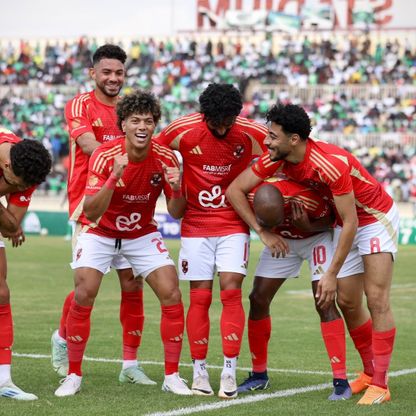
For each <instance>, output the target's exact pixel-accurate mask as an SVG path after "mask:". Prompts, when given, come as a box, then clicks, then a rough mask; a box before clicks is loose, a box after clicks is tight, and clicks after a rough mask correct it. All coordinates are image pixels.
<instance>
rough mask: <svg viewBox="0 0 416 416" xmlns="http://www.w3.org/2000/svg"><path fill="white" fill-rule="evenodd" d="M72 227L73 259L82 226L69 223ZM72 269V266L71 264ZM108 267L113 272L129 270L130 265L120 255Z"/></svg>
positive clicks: (73, 222) (76, 223)
mask: <svg viewBox="0 0 416 416" xmlns="http://www.w3.org/2000/svg"><path fill="white" fill-rule="evenodd" d="M71 226H72V258H75V248H76V246H77V242H78V237H79V236H80V234H82V233H83V225H82V224H80V223H79V222H75V221H71ZM71 267H72V264H71ZM110 267H111V268H112V269H115V270H124V269H131V266H130V263H129V262H128V261H127V260H126V259H125V258H124V257H123V256H122V255H120V254H117V255H116V256H114V258H113V261H112V262H111V264H110ZM109 271H110V268H108V269H107V270H106V271H105V273H109Z"/></svg>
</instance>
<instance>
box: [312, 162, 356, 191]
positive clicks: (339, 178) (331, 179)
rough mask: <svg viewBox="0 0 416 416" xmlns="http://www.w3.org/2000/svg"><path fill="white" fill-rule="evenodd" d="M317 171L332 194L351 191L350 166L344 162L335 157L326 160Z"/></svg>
mask: <svg viewBox="0 0 416 416" xmlns="http://www.w3.org/2000/svg"><path fill="white" fill-rule="evenodd" d="M318 172H319V176H320V178H321V180H322V181H323V182H324V183H325V184H326V185H327V186H328V187H329V189H330V190H331V193H332V194H333V195H336V196H337V195H345V194H348V193H350V192H352V191H353V189H354V188H353V184H352V179H351V176H350V168H349V166H348V165H346V164H345V163H343V162H341V161H337V160H336V159H331V160H327V161H326V163H325V164H324V165H322V166H321V167H320V168H318Z"/></svg>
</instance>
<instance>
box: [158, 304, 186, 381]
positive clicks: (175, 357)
mask: <svg viewBox="0 0 416 416" xmlns="http://www.w3.org/2000/svg"><path fill="white" fill-rule="evenodd" d="M161 310H162V318H161V320H160V335H161V337H162V342H163V347H164V350H165V374H166V375H169V374H173V373H177V372H178V368H179V358H180V355H181V350H182V339H183V330H184V327H185V318H184V314H183V304H182V302H181V303H178V304H176V305H170V306H164V305H161Z"/></svg>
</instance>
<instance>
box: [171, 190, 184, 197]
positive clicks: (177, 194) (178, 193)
mask: <svg viewBox="0 0 416 416" xmlns="http://www.w3.org/2000/svg"><path fill="white" fill-rule="evenodd" d="M179 198H182V190H181V189H177V190H172V199H179Z"/></svg>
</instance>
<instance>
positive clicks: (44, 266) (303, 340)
mask: <svg viewBox="0 0 416 416" xmlns="http://www.w3.org/2000/svg"><path fill="white" fill-rule="evenodd" d="M167 244H168V246H169V247H170V249H171V254H172V256H173V257H174V258H175V259H176V258H177V255H178V248H179V242H178V241H168V242H167ZM261 248H262V246H261V244H260V243H259V242H254V243H253V244H252V251H251V263H250V273H249V276H248V277H247V279H246V281H245V284H244V306H245V310H246V314H247V312H248V298H247V296H248V293H249V291H250V288H251V282H252V275H253V270H254V266H255V263H256V260H257V258H258V254H259V252H260V250H261ZM6 252H7V257H8V283H9V286H10V289H11V301H12V302H11V303H12V310H13V317H14V328H15V342H14V347H13V350H14V353H15V354H16V356H15V357H14V358H13V366H12V374H13V380H14V382H15V383H16V384H17V385H19V386H20V387H22V388H23V389H25V390H27V391H30V392H33V393H35V394H37V395H38V396H39V400H38V401H34V402H29V403H19V402H16V401H13V400H10V399H3V398H2V399H0V415H1V416H3V415H5V416H6V415H7V416H15V415H16V416H17V415H19V416H20V415H42V416H44V415H57V414H59V415H114V414H118V415H120V416H121V415H123V416H124V415H125V416H127V415H145V414H159V415H172V416H173V415H176V414H177V415H179V414H194V413H196V412H198V411H199V413H200V414H204V415H205V414H209V415H213V416H214V415H221V416H224V415H239V416H242V415H254V414H256V415H261V416H263V415H330V414H331V415H332V414H334V415H337V416H340V415H392V414H394V415H415V414H416V410H415V403H416V402H415V395H414V386H415V385H416V363H415V357H416V355H415V352H414V351H415V347H414V346H415V344H416V329H415V323H416V319H415V315H416V306H415V294H416V282H415V280H414V276H415V270H414V267H415V261H414V258H415V256H416V247H411V246H402V247H401V248H400V252H399V255H398V259H397V262H396V267H395V277H394V282H393V287H392V292H391V299H392V305H393V311H394V314H395V319H396V324H397V338H396V345H395V353H394V356H393V359H392V363H391V379H390V388H391V392H392V402H391V403H387V404H384V405H381V406H373V407H371V408H362V407H361V406H360V407H358V406H356V404H355V403H356V402H357V400H358V398H357V397H353V398H352V399H351V400H348V401H345V402H328V401H327V396H328V395H329V393H330V388H329V387H326V388H325V387H319V385H321V384H323V383H329V382H331V380H332V377H331V373H330V366H329V363H328V358H327V356H326V352H325V349H324V345H323V343H322V340H321V336H320V329H319V319H318V315H317V314H316V312H315V310H314V305H313V299H312V296H311V290H310V280H309V277H308V274H307V272H306V268H304V269H303V271H302V275H301V277H300V278H299V279H292V280H291V281H288V282H286V284H285V285H284V286H283V287H282V288H281V290H280V293H278V294H277V296H276V298H275V301H274V302H273V307H272V319H273V333H272V339H271V342H270V350H269V367H270V376H271V387H270V388H269V389H268V390H266V391H264V392H262V393H264V394H265V395H264V396H261V400H257V399H255V398H256V396H257V395H256V394H252V395H244V396H243V395H241V396H240V397H239V398H238V399H237V400H234V401H233V400H231V401H225V402H224V401H221V400H220V399H218V398H217V397H215V396H214V397H212V398H201V397H197V396H195V397H182V398H181V397H178V396H174V395H171V394H167V393H163V392H162V391H161V390H160V388H161V383H162V381H163V365H162V362H163V354H162V344H161V341H160V336H159V317H160V309H159V304H158V302H157V300H156V298H155V296H154V295H153V293H152V292H151V290H150V289H149V288H148V287H146V288H145V315H146V320H145V328H144V335H143V340H142V345H141V347H140V351H139V359H140V360H141V361H143V362H144V364H143V366H144V368H145V370H146V373H147V374H148V375H149V376H150V377H151V378H153V379H154V380H156V381H157V382H158V386H134V385H127V386H126V385H121V384H120V383H119V382H118V374H119V371H120V366H121V364H120V363H119V362H116V360H119V359H120V357H121V327H120V324H119V317H118V316H119V298H120V289H119V285H118V279H117V277H116V275H115V274H114V273H110V274H109V275H108V276H107V277H105V278H104V281H103V284H102V286H101V290H100V293H99V295H98V297H97V301H96V305H95V308H94V312H93V315H92V330H91V337H90V340H89V343H88V347H87V351H86V355H87V356H88V357H91V358H102V359H108V360H109V362H99V361H85V362H84V366H83V371H84V380H83V386H82V390H81V392H80V393H79V394H77V395H76V396H75V397H70V398H57V397H55V396H54V394H53V393H54V391H55V389H56V388H57V386H58V384H59V377H58V376H57V375H56V374H55V373H54V372H53V370H52V368H51V365H50V360H49V358H48V357H44V356H49V354H50V336H51V334H52V332H53V330H55V329H56V328H57V325H58V320H59V317H60V310H61V307H62V302H63V300H64V297H65V296H66V294H67V293H68V292H69V291H70V290H71V288H72V285H73V280H72V271H71V269H70V267H69V265H68V262H69V259H70V252H71V248H70V243H69V242H67V241H64V240H63V239H62V238H60V237H28V238H27V242H26V243H25V244H24V245H23V246H22V247H20V248H17V249H13V248H12V247H11V246H9V245H7V249H6ZM412 265H413V266H412ZM215 286H216V288H215V292H214V300H213V303H212V307H211V312H210V318H211V335H210V348H209V354H208V363H209V364H210V365H211V366H212V368H211V369H210V370H209V371H210V377H211V382H212V386H213V388H214V390H215V391H218V388H219V377H220V371H221V370H220V367H221V366H222V353H221V340H220V333H219V316H220V311H221V308H220V301H219V293H218V284H217V285H215ZM181 288H182V293H183V300H184V303H185V307H187V305H188V298H189V296H188V285H187V284H181ZM246 335H247V330H246V331H245V334H244V342H243V345H242V351H241V355H240V359H239V363H238V365H239V370H238V372H237V376H238V381H242V380H243V379H244V378H245V377H246V375H247V367H250V358H249V350H248V344H247V337H246ZM347 338H348V337H347ZM347 342H348V344H347V354H348V371H349V373H350V374H351V376H350V377H353V375H352V373H353V372H354V371H356V370H359V369H360V365H359V358H358V354H357V353H356V352H355V350H354V348H353V346H352V343H351V341H350V340H349V339H347ZM32 355H34V356H32ZM36 355H37V356H36ZM181 362H182V363H183V365H182V366H181V375H182V377H184V378H187V379H188V380H191V379H192V369H191V367H190V366H189V364H190V358H189V348H188V345H187V340H186V338H185V340H184V348H183V351H182V357H181ZM244 368H245V369H244ZM401 370H409V371H402V373H400V371H401ZM315 386H318V387H315ZM302 388H311V389H312V390H311V391H306V390H308V389H303V390H302ZM313 388H316V390H313ZM291 389H292V390H291ZM240 398H241V399H243V400H242V402H241V401H240ZM254 400H257V401H254ZM221 406H226V407H223V408H222V407H221ZM178 409H181V410H178Z"/></svg>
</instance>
